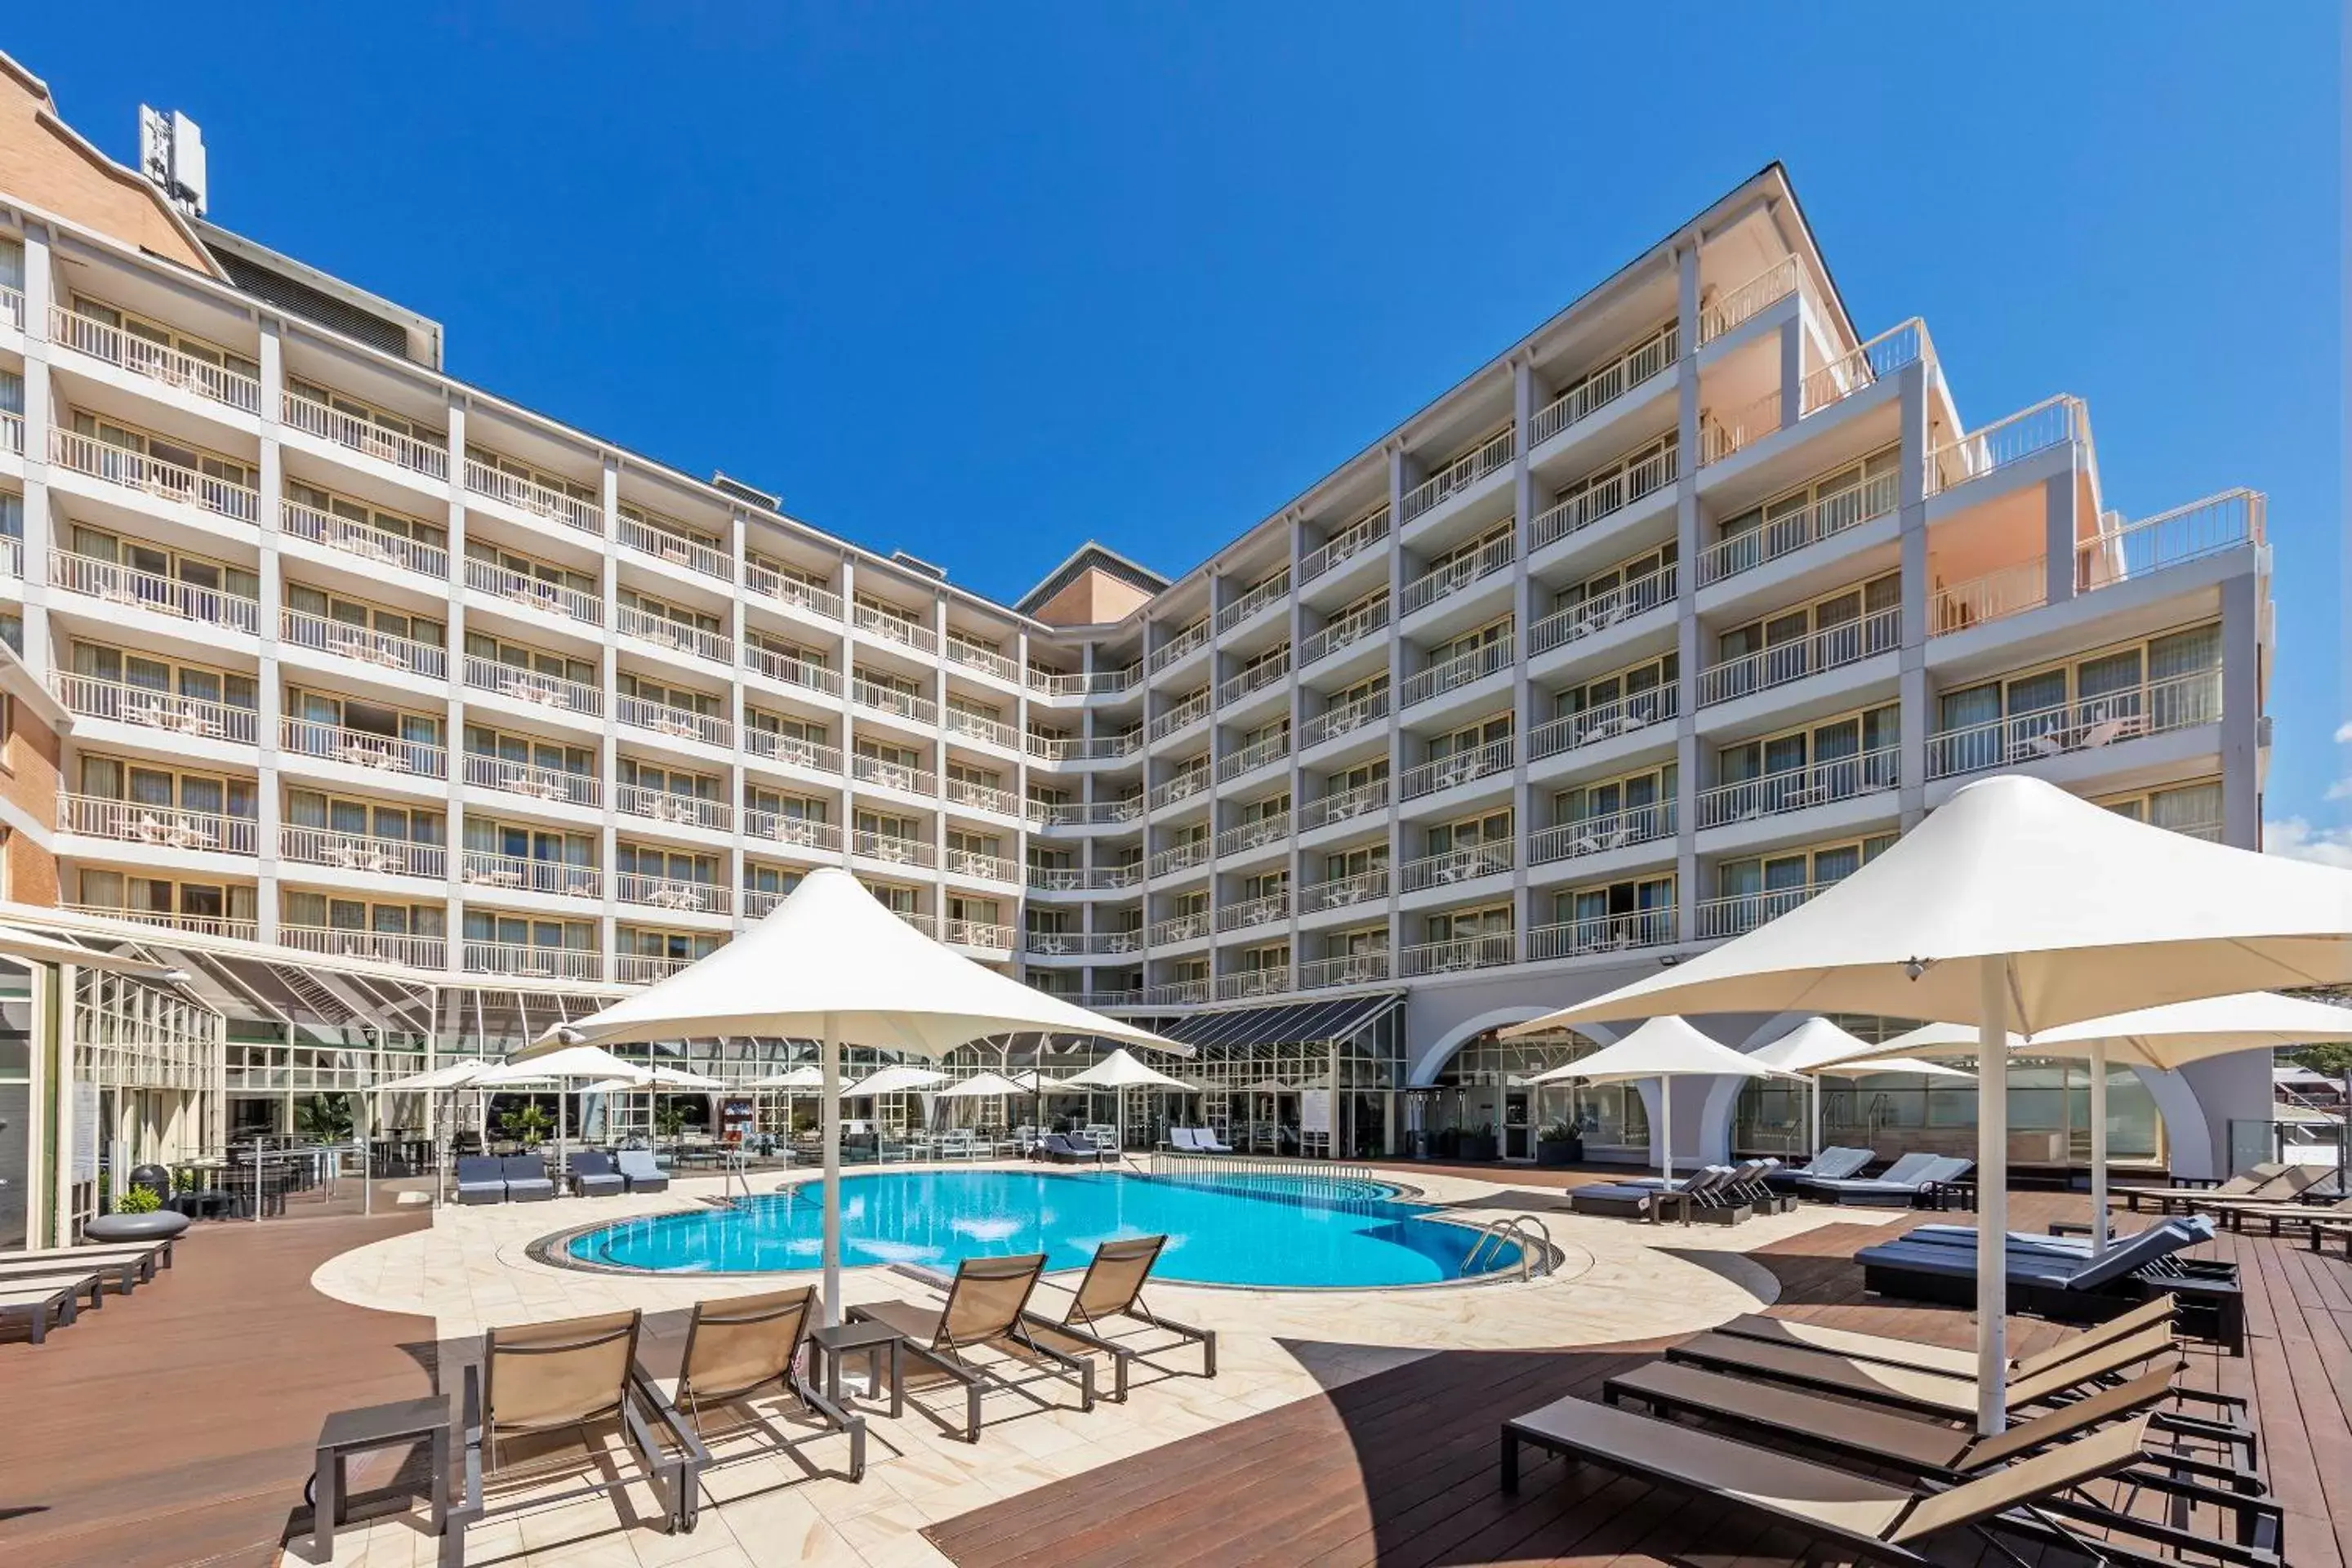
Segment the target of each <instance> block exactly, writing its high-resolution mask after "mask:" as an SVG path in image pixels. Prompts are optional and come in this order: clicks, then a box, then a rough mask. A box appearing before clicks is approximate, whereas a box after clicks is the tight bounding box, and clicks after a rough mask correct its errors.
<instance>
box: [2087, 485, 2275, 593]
mask: <svg viewBox="0 0 2352 1568" xmlns="http://www.w3.org/2000/svg"><path fill="white" fill-rule="evenodd" d="M2269 507H2270V503H2269V500H2268V498H2266V497H2265V496H2264V495H2263V493H2262V492H2261V491H2260V490H2250V489H2233V490H2224V491H2222V492H2221V494H2220V495H2217V496H2209V497H2207V498H2206V499H2205V500H2196V501H2191V502H2189V504H2188V505H2187V506H2182V507H2175V508H2174V509H2173V510H2170V511H2167V512H2159V513H2158V514H2157V515H2156V516H2154V517H2146V518H2142V519H2140V520H2139V521H2137V522H2122V521H2117V523H2116V526H2114V527H2112V528H2102V529H2101V531H2100V532H2099V534H2098V537H2096V538H2095V539H2089V540H2085V541H2084V542H2083V543H2082V544H2081V545H2079V546H2078V547H2077V548H2076V550H2075V561H2074V591H2075V592H2076V593H2078V594H2089V593H2094V592H2096V591H2097V590H2098V589H2101V588H2105V587H2110V586H2113V585H2114V584H2117V583H2126V582H2130V581H2132V580H2133V579H2135V578H2139V577H2145V576H2147V574H2150V573H2152V572H2161V571H2164V570H2166V569H2167V568H2168V567H2173V566H2181V565H2186V564H2187V563H2189V562H2191V561H2202V560H2204V559H2205V558H2206V557H2207V556H2209V555H2220V554H2223V553H2225V552H2229V551H2231V550H2235V549H2238V548H2239V547H2241V546H2242V545H2247V544H2260V543H2262V542H2263V540H2264V538H2265V533H2266V529H2265V524H2266V521H2267V514H2268V511H2269ZM2109 515H2110V517H2112V516H2113V515H2114V514H2112V513H2110V514H2109Z"/></svg>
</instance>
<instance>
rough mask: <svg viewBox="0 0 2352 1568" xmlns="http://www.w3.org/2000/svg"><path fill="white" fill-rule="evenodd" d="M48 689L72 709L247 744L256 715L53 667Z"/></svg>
mask: <svg viewBox="0 0 2352 1568" xmlns="http://www.w3.org/2000/svg"><path fill="white" fill-rule="evenodd" d="M49 689H50V691H51V692H52V693H53V694H54V695H55V696H56V698H57V700H58V701H59V702H62V703H64V704H65V706H66V708H67V709H68V710H69V711H71V712H74V713H79V714H81V715H84V716H86V717H88V718H92V719H111V720H114V721H116V722H118V723H123V724H142V725H146V726H148V727H150V728H152V729H158V730H169V731H172V732H173V734H176V735H188V736H193V737H196V738H200V739H204V740H210V741H234V742H239V743H241V744H244V745H248V746H249V745H252V744H253V743H254V738H255V734H256V730H255V726H256V724H257V716H256V714H255V713H254V710H252V709H250V708H231V707H229V706H227V705H226V704H224V703H219V702H207V701H205V700H203V699H201V698H195V697H182V696H179V695H178V694H176V693H174V692H170V691H157V690H155V689H152V688H151V687H145V686H127V685H125V684H123V683H122V682H121V681H119V680H100V679H98V678H97V677H95V676H89V675H75V674H72V673H70V672H68V671H66V670H53V671H51V672H50V675H49Z"/></svg>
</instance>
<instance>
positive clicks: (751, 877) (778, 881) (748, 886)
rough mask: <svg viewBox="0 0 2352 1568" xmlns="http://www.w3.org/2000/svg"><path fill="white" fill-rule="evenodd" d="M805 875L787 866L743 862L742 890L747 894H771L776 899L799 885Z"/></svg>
mask: <svg viewBox="0 0 2352 1568" xmlns="http://www.w3.org/2000/svg"><path fill="white" fill-rule="evenodd" d="M805 875H807V873H806V872H803V871H796V870H794V869H793V868H791V867H789V866H763V865H761V863H760V862H759V861H757V860H746V861H745V862H743V890H744V891H745V892H747V893H771V894H773V895H775V896H776V897H778V898H782V896H784V895H785V894H787V893H789V892H791V891H792V890H793V889H795V888H797V887H799V886H800V885H801V879H802V878H803V876H805Z"/></svg>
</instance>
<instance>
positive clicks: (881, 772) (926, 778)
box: [849, 752, 940, 797]
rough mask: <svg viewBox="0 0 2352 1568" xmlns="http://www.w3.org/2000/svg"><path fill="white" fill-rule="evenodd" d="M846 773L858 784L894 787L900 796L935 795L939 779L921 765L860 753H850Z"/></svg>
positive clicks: (935, 774) (937, 790)
mask: <svg viewBox="0 0 2352 1568" xmlns="http://www.w3.org/2000/svg"><path fill="white" fill-rule="evenodd" d="M849 776H850V777H851V778H853V779H856V781H857V782H858V783H859V784H873V785H875V786H876V787H877V788H880V789H894V790H897V791H898V793H899V794H901V795H931V796H933V797H936V796H937V795H939V793H940V780H939V775H938V774H937V773H931V772H929V770H927V769H923V768H913V767H908V765H907V764H906V763H894V762H890V761H888V760H887V759H886V758H882V757H869V756H867V755H866V753H865V752H851V753H850V757H849Z"/></svg>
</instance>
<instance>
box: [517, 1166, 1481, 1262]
mask: <svg viewBox="0 0 2352 1568" xmlns="http://www.w3.org/2000/svg"><path fill="white" fill-rule="evenodd" d="M1430 1212H1431V1210H1430V1209H1429V1207H1428V1206H1427V1205H1420V1204H1412V1203H1406V1202H1402V1201H1401V1200H1399V1199H1398V1198H1396V1197H1395V1196H1394V1195H1393V1194H1392V1190H1391V1189H1390V1188H1387V1187H1383V1186H1379V1185H1376V1184H1370V1183H1364V1182H1327V1181H1320V1180H1317V1179H1314V1178H1311V1177H1310V1178H1304V1179H1301V1178H1290V1177H1265V1176H1251V1177H1246V1178H1241V1179H1234V1180H1219V1179H1216V1178H1213V1177H1205V1178H1200V1179H1183V1180H1178V1179H1173V1178H1168V1177H1158V1176H1142V1175H1130V1174H1125V1173H1112V1172H1101V1173H1088V1174H1085V1175H1071V1174H1061V1173H1052V1172H1045V1171H903V1172H890V1173H877V1174H874V1175H860V1176H852V1177H849V1178H846V1179H845V1180H844V1181H843V1182H842V1184H841V1260H842V1263H843V1264H844V1266H845V1267H849V1268H857V1267H861V1266H872V1265H877V1264H892V1263H915V1264H922V1265H926V1266H928V1267H930V1268H940V1269H952V1268H954V1267H955V1266H956V1264H957V1263H958V1262H960V1261H961V1260H962V1259H963V1258H996V1257H1003V1256H1005V1255H1007V1254H1012V1253H1024V1252H1042V1253H1044V1254H1045V1267H1046V1268H1083V1267H1085V1265H1086V1263H1087V1259H1088V1258H1092V1257H1093V1256H1094V1250H1095V1245H1096V1244H1097V1242H1102V1241H1108V1240H1110V1239H1112V1238H1114V1237H1125V1236H1151V1235H1165V1236H1166V1237H1168V1247H1167V1249H1166V1250H1165V1251H1163V1252H1162V1253H1161V1254H1160V1262H1159V1266H1158V1267H1157V1268H1155V1269H1154V1271H1153V1272H1154V1274H1155V1275H1156V1276H1158V1277H1161V1278H1165V1279H1174V1280H1182V1281H1188V1282H1191V1283H1193V1284H1201V1285H1268V1286H1288V1287H1303V1286H1377V1285H1431V1284H1439V1283H1442V1282H1444V1281H1446V1280H1451V1279H1465V1278H1466V1277H1467V1275H1466V1272H1465V1267H1464V1265H1465V1262H1466V1261H1467V1259H1468V1257H1469V1252H1470V1249H1471V1247H1473V1246H1475V1244H1476V1243H1477V1241H1478V1239H1479V1237H1480V1235H1481V1234H1482V1233H1481V1232H1479V1231H1477V1230H1475V1229H1472V1228H1471V1227H1469V1226H1458V1225H1447V1224H1443V1223H1440V1222H1438V1221H1434V1220H1432V1219H1429V1218H1427V1217H1425V1216H1426V1215H1428V1214H1429V1213H1430ZM823 1225H824V1218H823V1199H822V1197H821V1196H820V1193H819V1188H818V1185H817V1184H816V1183H814V1182H810V1183H807V1184H803V1185H797V1186H794V1187H791V1188H787V1189H785V1190H784V1191H783V1192H781V1193H775V1194H761V1196H758V1197H754V1198H752V1199H751V1200H750V1201H749V1202H748V1203H746V1204H742V1205H739V1206H737V1207H734V1208H724V1209H720V1208H712V1209H701V1210H697V1211H695V1212H693V1213H689V1214H669V1215H650V1216H647V1217H646V1218H643V1219H633V1220H625V1221H622V1222H621V1223H619V1224H617V1225H608V1226H599V1227H598V1228H596V1229H594V1230H591V1231H587V1232H583V1234H581V1235H578V1236H574V1237H570V1238H568V1239H567V1240H566V1241H564V1242H563V1243H562V1247H561V1251H562V1253H563V1254H564V1255H566V1256H568V1257H570V1258H573V1259H576V1260H577V1261H580V1262H582V1263H587V1264H592V1265H598V1266H602V1267H605V1268H628V1269H638V1270H647V1271H651V1272H656V1273H663V1274H703V1273H755V1272H761V1271H765V1270H770V1269H797V1268H818V1267H819V1266H820V1264H821V1261H822V1259H821V1257H820V1247H821V1246H822V1229H823ZM1518 1263H1519V1254H1518V1248H1517V1247H1516V1246H1507V1247H1502V1248H1501V1249H1500V1250H1497V1249H1496V1247H1493V1246H1489V1247H1486V1249H1485V1251H1484V1252H1483V1253H1482V1254H1481V1256H1480V1258H1479V1265H1480V1272H1481V1273H1484V1272H1486V1270H1488V1269H1503V1268H1511V1269H1516V1268H1517V1267H1518Z"/></svg>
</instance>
